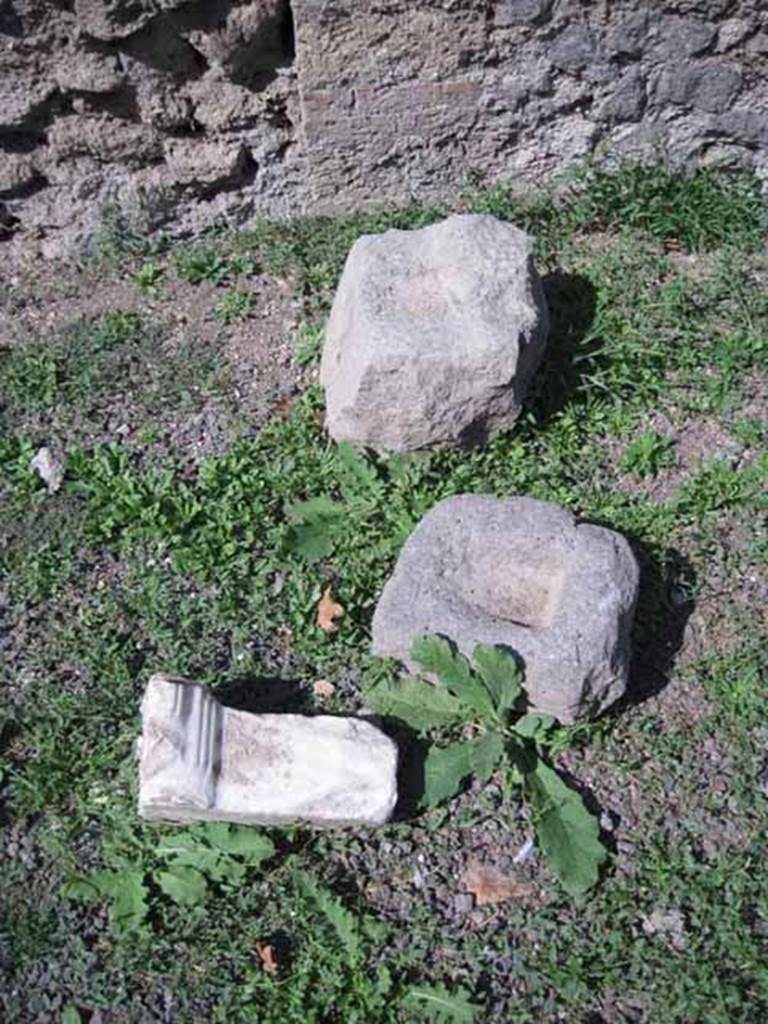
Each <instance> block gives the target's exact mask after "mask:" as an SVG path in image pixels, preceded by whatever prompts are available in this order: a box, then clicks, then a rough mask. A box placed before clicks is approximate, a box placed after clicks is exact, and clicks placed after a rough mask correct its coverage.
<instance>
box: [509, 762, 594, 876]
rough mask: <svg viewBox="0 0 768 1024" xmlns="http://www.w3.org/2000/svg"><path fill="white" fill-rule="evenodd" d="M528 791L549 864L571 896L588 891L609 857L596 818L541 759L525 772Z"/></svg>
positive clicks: (538, 833) (541, 842)
mask: <svg viewBox="0 0 768 1024" xmlns="http://www.w3.org/2000/svg"><path fill="white" fill-rule="evenodd" d="M525 792H526V795H527V796H528V799H529V800H530V802H531V804H532V807H533V812H534V824H535V826H536V833H537V835H538V838H539V843H540V844H541V848H542V850H543V851H544V855H545V857H546V858H547V861H548V863H549V865H550V867H551V868H552V870H553V871H554V872H555V874H556V875H557V877H558V878H559V879H560V882H561V884H562V886H563V888H564V889H565V891H566V892H567V893H569V894H570V895H571V896H579V895H581V894H582V893H585V892H586V891H587V890H588V889H591V888H592V886H593V885H595V883H596V882H597V880H598V873H599V868H600V865H601V864H602V863H603V861H604V860H605V858H606V856H607V851H606V849H605V847H604V846H603V844H602V843H601V842H600V827H599V824H598V821H597V819H596V818H595V817H594V815H592V814H590V813H589V811H588V810H587V808H586V807H585V805H584V801H583V800H582V799H581V796H580V795H579V794H578V793H577V792H575V791H574V790H572V789H569V787H568V786H566V784H565V783H564V782H563V780H562V779H561V778H560V776H559V775H558V774H557V772H555V771H553V770H552V768H550V767H549V765H547V764H545V763H544V762H543V761H541V760H538V761H537V763H536V767H535V768H534V770H533V771H531V772H528V773H527V774H526V776H525Z"/></svg>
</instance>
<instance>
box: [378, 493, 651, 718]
mask: <svg viewBox="0 0 768 1024" xmlns="http://www.w3.org/2000/svg"><path fill="white" fill-rule="evenodd" d="M637 589H638V568H637V563H636V562H635V559H634V556H633V554H632V552H631V550H630V548H629V545H628V543H627V541H626V540H625V539H624V538H623V537H622V536H621V535H620V534H618V533H614V532H613V531H612V530H607V529H604V528H603V527H600V526H592V525H589V524H587V523H578V522H577V521H576V519H575V518H574V516H573V515H572V514H571V513H570V512H568V511H567V510H566V509H563V508H560V507H559V506H557V505H552V504H549V503H547V502H543V501H536V500H534V499H532V498H522V497H515V498H493V497H488V496H483V495H460V496H457V497H453V498H446V499H445V500H444V501H441V502H440V503H439V504H438V505H436V506H435V508H433V509H432V510H431V511H430V512H429V513H428V514H427V515H426V516H425V517H424V518H423V519H422V521H421V522H420V523H419V525H418V526H417V527H416V529H415V530H414V532H413V533H412V534H411V536H410V537H409V538H408V540H407V541H406V543H405V546H404V548H403V550H402V553H401V555H400V558H399V559H398V562H397V565H396V566H395V571H394V573H393V575H392V577H391V578H390V579H389V581H388V582H387V584H386V586H385V587H384V591H383V593H382V595H381V599H380V600H379V603H378V605H377V607H376V612H375V614H374V617H373V650H374V653H376V654H379V655H390V656H392V657H394V658H397V659H399V660H400V661H402V662H403V663H404V664H405V665H406V666H408V667H410V668H413V667H414V666H413V665H412V663H411V661H410V657H409V652H410V649H411V644H412V642H413V640H414V638H415V637H418V636H421V635H423V634H425V633H438V634H441V635H443V636H446V637H448V638H449V639H451V640H453V641H454V642H455V643H456V644H457V645H458V647H459V649H460V650H461V651H463V652H464V653H465V654H467V655H471V653H472V650H473V649H474V647H475V645H476V644H478V643H484V644H492V645H496V644H498V645H503V646H505V647H508V648H510V649H511V650H513V651H515V652H516V653H517V654H518V655H519V657H520V658H521V659H522V661H523V663H524V667H525V688H526V692H527V694H528V698H529V701H530V704H531V705H532V706H533V707H534V708H536V709H538V710H540V711H542V712H546V713H548V714H551V715H555V716H557V718H559V719H560V721H562V722H572V721H574V720H575V719H577V718H582V717H589V716H592V715H596V714H598V713H599V712H600V711H602V710H604V709H605V708H607V707H608V705H609V704H612V703H613V702H614V701H615V700H617V699H618V698H619V697H621V696H622V694H623V693H624V692H625V689H626V684H627V674H628V664H629V631H630V627H631V624H632V618H633V615H634V609H635V602H636V598H637Z"/></svg>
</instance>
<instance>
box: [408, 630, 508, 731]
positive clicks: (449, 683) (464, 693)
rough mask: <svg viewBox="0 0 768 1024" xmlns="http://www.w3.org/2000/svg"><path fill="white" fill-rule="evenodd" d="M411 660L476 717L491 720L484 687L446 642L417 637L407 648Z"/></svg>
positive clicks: (490, 710)
mask: <svg viewBox="0 0 768 1024" xmlns="http://www.w3.org/2000/svg"><path fill="white" fill-rule="evenodd" d="M411 657H412V658H413V660H414V661H415V662H416V663H417V664H418V665H419V666H420V668H421V669H423V671H424V672H426V673H428V674H430V675H434V676H437V678H438V679H439V681H440V682H441V683H442V684H443V686H446V687H447V688H448V689H449V690H450V691H451V693H453V694H454V695H455V696H456V697H458V698H459V699H460V700H463V701H464V703H465V704H467V705H468V706H469V707H471V708H472V709H473V711H475V712H476V713H477V714H478V715H482V716H483V717H492V716H493V713H494V710H495V709H494V705H493V701H492V700H491V697H490V694H489V693H488V691H487V690H486V688H485V684H484V683H483V682H482V680H481V679H480V678H479V677H478V676H476V675H475V674H474V672H473V671H472V667H471V666H470V664H469V662H468V661H467V659H466V658H465V657H464V655H463V654H461V653H460V652H459V651H457V650H456V648H455V646H454V645H453V644H452V643H451V642H450V641H449V640H446V639H445V638H444V637H441V636H422V637H417V638H416V639H415V640H414V641H413V644H412V645H411Z"/></svg>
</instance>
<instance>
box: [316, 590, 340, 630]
mask: <svg viewBox="0 0 768 1024" xmlns="http://www.w3.org/2000/svg"><path fill="white" fill-rule="evenodd" d="M343 614H344V608H343V606H342V605H340V604H337V603H336V601H334V600H333V594H332V593H331V588H330V587H326V588H325V590H324V591H323V596H322V597H321V598H320V600H319V601H318V603H317V624H318V626H319V627H320V629H322V630H323V632H324V633H335V632H336V630H337V629H338V628H339V627H338V626H337V625H336V623H335V621H334V619H340V618H341V616H342V615H343Z"/></svg>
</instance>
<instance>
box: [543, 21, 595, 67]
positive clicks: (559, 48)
mask: <svg viewBox="0 0 768 1024" xmlns="http://www.w3.org/2000/svg"><path fill="white" fill-rule="evenodd" d="M596 54H597V33H596V32H595V31H593V30H592V29H589V28H587V26H586V25H569V26H568V27H567V28H566V29H565V31H564V32H563V33H562V35H560V36H558V38H557V39H556V40H555V41H554V43H553V45H552V52H551V59H552V63H553V64H554V65H555V67H556V68H560V69H561V70H562V71H578V70H580V69H581V68H585V67H586V66H587V64H589V63H590V61H592V60H593V59H594V57H595V55H596Z"/></svg>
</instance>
